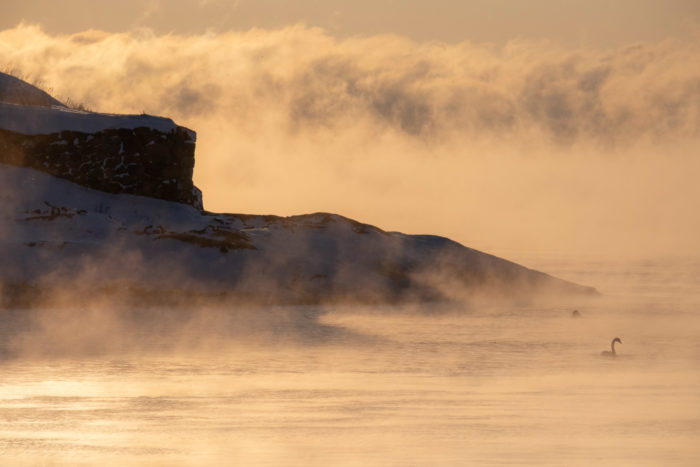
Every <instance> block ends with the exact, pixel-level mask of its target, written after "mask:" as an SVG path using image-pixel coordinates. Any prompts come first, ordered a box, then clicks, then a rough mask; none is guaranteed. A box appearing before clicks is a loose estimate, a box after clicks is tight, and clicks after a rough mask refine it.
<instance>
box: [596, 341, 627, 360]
mask: <svg viewBox="0 0 700 467" xmlns="http://www.w3.org/2000/svg"><path fill="white" fill-rule="evenodd" d="M615 342H619V343H620V344H622V341H621V340H620V338H619V337H616V338H615V339H613V340H612V342H611V343H610V348H611V349H612V352H609V351H607V350H603V351H602V352H601V353H600V354H601V355H602V356H603V357H613V358H615V357H616V356H617V353H616V352H615Z"/></svg>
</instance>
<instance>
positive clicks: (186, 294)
mask: <svg viewBox="0 0 700 467" xmlns="http://www.w3.org/2000/svg"><path fill="white" fill-rule="evenodd" d="M0 184H1V186H3V187H4V188H3V190H2V192H0V193H1V195H0V196H1V197H0V221H1V222H2V226H3V227H2V230H1V231H0V239H1V241H0V258H2V263H3V268H2V269H1V270H0V283H3V284H5V286H4V289H3V297H4V299H5V301H14V302H21V301H23V300H27V299H28V298H31V297H34V296H39V297H49V296H50V297H51V298H52V299H53V298H54V297H55V296H56V295H58V296H65V295H69V296H72V295H71V294H72V293H76V294H77V293H78V291H80V293H79V294H88V295H90V296H92V297H94V296H99V295H103V294H107V295H109V294H117V295H119V296H124V295H126V296H130V297H132V298H134V297H138V299H139V300H146V301H150V302H153V301H155V302H157V303H163V302H170V301H179V300H199V299H204V298H206V299H210V298H216V299H226V300H234V301H254V302H264V303H324V302H339V301H340V302H396V301H421V300H443V299H454V298H464V297H468V296H474V295H489V294H492V295H493V294H495V295H498V296H508V297H523V296H532V295H534V294H537V293H543V292H544V293H573V294H592V293H595V291H594V290H593V289H590V288H587V287H582V286H578V285H576V284H572V283H569V282H566V281H562V280H559V279H556V278H553V277H551V276H548V275H546V274H543V273H541V272H537V271H533V270H530V269H527V268H524V267H522V266H519V265H516V264H514V263H511V262H509V261H506V260H503V259H500V258H496V257H494V256H491V255H488V254H485V253H481V252H478V251H475V250H472V249H469V248H466V247H464V246H462V245H460V244H458V243H455V242H453V241H450V240H448V239H446V238H442V237H436V236H412V235H404V234H400V233H394V232H385V231H383V230H381V229H378V228H376V227H373V226H370V225H367V224H362V223H359V222H356V221H353V220H350V219H347V218H344V217H342V216H338V215H335V214H327V213H316V214H310V215H304V216H293V217H277V216H256V215H245V214H216V213H210V212H205V211H200V210H198V209H195V208H194V207H191V206H188V205H185V204H181V203H174V202H168V201H163V200H158V199H154V198H149V197H143V196H133V195H126V194H109V193H104V192H100V191H96V190H91V189H89V188H85V187H83V186H80V185H77V184H74V183H71V182H68V181H66V180H61V179H59V178H56V177H52V176H50V175H48V174H45V173H42V172H39V171H35V170H33V169H28V168H20V167H13V166H8V165H3V164H0ZM40 291H41V292H40ZM47 291H49V292H47Z"/></svg>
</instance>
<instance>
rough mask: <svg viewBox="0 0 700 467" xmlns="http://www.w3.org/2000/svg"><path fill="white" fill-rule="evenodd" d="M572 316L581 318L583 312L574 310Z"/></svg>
mask: <svg viewBox="0 0 700 467" xmlns="http://www.w3.org/2000/svg"><path fill="white" fill-rule="evenodd" d="M571 317H573V318H580V317H581V312H579V311H578V310H574V311H573V313H571Z"/></svg>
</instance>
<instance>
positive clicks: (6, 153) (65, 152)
mask: <svg viewBox="0 0 700 467" xmlns="http://www.w3.org/2000/svg"><path fill="white" fill-rule="evenodd" d="M194 149H195V141H194V138H193V137H192V133H191V132H190V131H188V130H186V129H184V128H182V127H177V128H174V129H173V130H171V131H169V132H167V133H165V132H161V131H158V130H156V129H152V128H148V127H139V128H110V129H105V130H102V131H98V132H95V133H84V132H81V131H60V132H56V133H49V134H39V135H25V134H22V133H17V132H13V131H9V130H3V129H0V162H2V163H5V164H11V165H15V166H18V167H30V168H33V169H36V170H41V171H42V172H46V173H48V174H51V175H54V176H56V177H60V178H64V179H66V180H70V181H71V182H75V183H78V184H80V185H83V186H85V187H88V188H93V189H96V190H101V191H106V192H108V193H128V194H131V195H141V196H150V197H152V198H158V199H163V200H168V201H175V202H178V203H185V204H189V205H192V206H194V207H196V208H198V209H202V195H201V192H200V191H199V190H198V189H197V188H196V187H195V186H194V184H193V183H192V172H193V169H194Z"/></svg>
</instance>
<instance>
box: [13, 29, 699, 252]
mask: <svg viewBox="0 0 700 467" xmlns="http://www.w3.org/2000/svg"><path fill="white" fill-rule="evenodd" d="M693 37H694V39H693V40H685V41H680V40H674V39H669V40H664V41H659V42H652V43H635V44H630V45H629V46H623V47H616V48H602V49H596V48H567V47H564V46H561V45H556V44H555V43H548V42H536V41H525V40H517V41H511V42H508V43H505V44H504V45H501V46H497V45H488V44H475V43H469V42H463V43H459V44H451V45H450V44H446V43H440V42H428V43H418V42H414V41H412V40H409V39H406V38H402V37H399V36H387V35H384V36H370V37H360V38H348V39H344V40H340V39H336V38H334V37H333V36H331V35H329V34H328V33H326V32H324V31H323V30H320V29H314V28H307V27H304V26H292V27H286V28H283V29H279V30H256V29H254V30H250V31H248V32H226V33H219V34H216V33H207V34H201V35H190V36H182V35H177V34H169V35H156V34H154V33H153V32H151V31H149V30H143V29H142V30H135V31H133V32H128V33H105V32H100V31H94V30H91V31H85V32H82V33H78V34H73V35H50V34H47V33H45V32H43V31H42V30H41V28H39V27H36V26H29V25H20V26H18V27H15V28H13V29H9V30H6V31H3V32H2V33H0V53H1V54H2V55H1V56H2V58H3V60H2V61H3V62H4V66H5V68H6V69H9V70H15V71H16V72H17V73H18V74H20V75H21V76H24V77H27V78H28V79H30V80H33V81H34V82H37V83H39V84H41V85H43V86H44V87H45V88H47V90H49V91H52V92H53V94H54V95H56V96H57V97H58V98H59V99H61V98H63V99H64V100H65V99H71V100H72V101H74V102H81V103H84V104H85V105H87V106H88V107H90V108H92V109H94V110H98V111H102V112H130V113H141V112H146V113H149V114H157V115H166V116H169V117H171V118H173V119H174V120H176V122H178V123H179V124H181V125H185V126H188V127H190V128H192V129H194V130H196V131H197V132H198V144H197V162H196V167H195V182H196V183H197V184H198V186H200V188H202V190H203V191H204V196H205V199H204V202H205V207H206V208H207V209H209V210H213V211H228V212H250V213H253V212H255V213H275V214H282V215H289V214H299V213H306V212H315V211H331V212H339V213H342V214H344V215H347V216H350V217H353V218H357V219H359V220H362V221H365V222H369V223H373V224H377V225H381V226H383V227H384V228H388V229H392V230H401V231H406V232H411V233H428V232H430V233H438V234H441V235H446V236H449V237H451V238H454V239H456V240H458V241H460V242H463V243H465V244H468V245H471V246H475V247H478V248H481V249H488V250H495V251H505V250H507V249H523V250H533V249H538V250H560V251H576V252H584V253H588V254H597V253H601V252H603V253H615V254H624V255H627V256H629V255H633V256H643V255H646V254H675V255H678V254H683V252H685V251H688V250H692V249H694V250H697V248H698V246H700V244H699V243H698V242H699V240H698V238H699V237H698V236H697V235H696V232H697V231H698V228H700V219H699V217H698V216H697V215H696V214H695V211H696V206H697V205H698V203H699V202H700V189H699V188H698V187H697V184H696V183H695V177H694V174H696V173H698V168H699V164H700V163H699V162H698V158H697V154H698V149H699V148H698V138H699V137H700V134H699V133H700V132H699V130H698V128H700V88H698V85H697V83H698V79H700V75H699V74H698V71H697V70H698V69H700V66H698V65H700V42H699V40H698V37H700V36H698V35H697V34H696V35H695V36H693Z"/></svg>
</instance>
